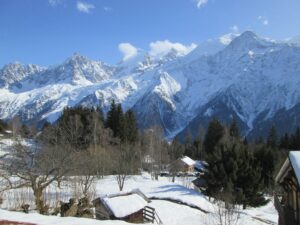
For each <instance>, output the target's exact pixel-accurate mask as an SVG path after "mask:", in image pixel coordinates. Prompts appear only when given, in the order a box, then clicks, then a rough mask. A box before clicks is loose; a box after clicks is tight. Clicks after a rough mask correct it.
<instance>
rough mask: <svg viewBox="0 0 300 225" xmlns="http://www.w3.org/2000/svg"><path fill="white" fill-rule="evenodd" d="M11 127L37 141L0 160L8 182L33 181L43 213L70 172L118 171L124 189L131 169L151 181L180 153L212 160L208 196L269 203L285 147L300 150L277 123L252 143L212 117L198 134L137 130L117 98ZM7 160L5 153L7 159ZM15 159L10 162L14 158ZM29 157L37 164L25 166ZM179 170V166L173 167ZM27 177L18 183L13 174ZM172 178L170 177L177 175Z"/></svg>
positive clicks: (299, 141)
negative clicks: (54, 186)
mask: <svg viewBox="0 0 300 225" xmlns="http://www.w3.org/2000/svg"><path fill="white" fill-rule="evenodd" d="M6 129H10V130H12V131H13V135H14V137H17V136H18V135H20V136H22V137H23V138H30V139H34V141H35V142H34V143H35V144H34V146H30V147H28V146H27V147H26V146H22V145H21V144H20V145H17V146H16V147H15V149H14V152H13V154H14V155H13V156H14V157H10V158H8V159H6V161H5V163H1V164H0V165H1V168H0V169H1V171H6V173H3V174H1V176H2V180H4V181H7V182H6V186H5V188H7V189H9V188H18V187H20V186H22V185H23V186H29V187H31V188H32V190H33V193H34V195H35V197H36V206H37V209H38V210H39V211H40V212H41V213H43V211H44V208H45V205H44V203H43V201H42V193H43V190H45V188H46V187H47V186H49V185H50V184H51V183H53V182H57V183H58V184H59V182H61V180H63V179H64V177H66V176H69V175H80V176H82V177H84V179H85V185H86V188H85V191H83V192H84V193H83V195H87V189H88V187H89V183H90V182H91V181H92V180H93V179H94V178H95V177H98V178H101V177H103V176H104V175H108V174H114V175H115V176H116V179H117V182H118V185H119V188H120V190H122V189H123V187H124V184H125V181H126V179H127V177H128V176H129V175H132V174H138V172H139V171H140V169H144V170H148V171H149V172H150V173H151V175H152V176H153V179H158V175H159V173H160V171H162V170H163V169H165V168H167V166H168V165H170V164H171V163H172V162H173V161H175V160H176V159H178V158H180V157H181V156H183V155H187V156H190V157H191V158H193V159H196V160H205V161H206V162H207V167H206V173H205V175H204V179H205V181H206V190H205V192H206V194H207V195H208V196H210V197H213V198H215V199H221V200H223V201H226V202H230V203H238V204H242V205H243V206H244V208H245V207H247V206H259V205H262V204H265V203H266V199H265V198H264V194H265V193H271V192H272V190H274V173H275V172H276V170H277V169H278V168H279V166H280V164H281V163H282V160H283V159H284V158H285V157H283V156H286V154H287V149H300V129H299V128H298V129H297V130H296V131H295V133H294V134H290V135H288V134H285V135H284V136H282V137H278V135H277V133H276V129H275V127H272V128H271V129H270V132H269V134H268V138H267V139H266V140H264V139H263V138H258V139H257V140H255V141H251V142H250V141H248V140H247V139H246V138H245V137H243V136H242V135H241V134H240V131H239V128H238V125H237V123H236V121H235V120H233V121H232V123H231V124H229V125H226V124H222V123H221V122H220V121H219V120H217V119H213V120H212V121H211V122H210V123H209V125H208V128H207V130H206V132H202V134H201V135H199V137H198V138H196V139H195V140H192V139H191V138H190V136H189V135H187V137H186V138H185V140H184V141H183V142H181V141H179V140H177V139H176V138H175V139H174V140H173V141H172V142H168V141H167V140H165V139H164V134H163V131H162V129H161V128H159V127H151V128H149V129H147V130H143V131H139V130H138V124H137V121H136V118H135V115H134V112H133V111H132V110H128V111H126V112H124V111H123V109H122V106H121V105H120V104H116V103H115V102H114V101H112V103H111V106H110V108H109V110H108V112H107V115H106V116H104V113H103V112H102V110H101V109H100V108H84V107H80V106H78V107H74V108H65V109H64V110H63V112H62V115H61V117H60V118H59V119H58V120H57V122H55V123H53V124H50V123H45V124H44V126H43V127H42V129H41V130H40V131H39V130H38V129H36V128H35V127H34V126H27V125H24V124H22V123H21V122H20V120H19V119H18V118H14V119H13V120H12V121H10V123H8V124H6V123H4V122H3V121H1V122H0V133H1V132H4V131H5V130H6ZM2 159H3V157H2ZM9 159H13V160H11V161H10V160H9ZM25 162H34V163H30V164H26V163H25ZM169 169H170V172H171V173H172V175H173V176H174V179H175V174H176V168H172V167H171V168H169ZM12 175H14V176H18V177H19V178H20V180H21V181H22V182H18V184H14V183H13V182H11V180H9V177H10V176H12ZM174 179H173V180H174Z"/></svg>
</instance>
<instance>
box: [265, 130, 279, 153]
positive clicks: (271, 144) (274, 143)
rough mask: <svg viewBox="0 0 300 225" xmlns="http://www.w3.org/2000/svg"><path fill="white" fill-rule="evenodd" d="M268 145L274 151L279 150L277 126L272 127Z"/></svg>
mask: <svg viewBox="0 0 300 225" xmlns="http://www.w3.org/2000/svg"><path fill="white" fill-rule="evenodd" d="M267 145H268V146H269V147H271V148H273V149H275V148H277V146H278V139H277V131H276V128H275V126H272V127H271V129H270V131H269V135H268V139H267Z"/></svg>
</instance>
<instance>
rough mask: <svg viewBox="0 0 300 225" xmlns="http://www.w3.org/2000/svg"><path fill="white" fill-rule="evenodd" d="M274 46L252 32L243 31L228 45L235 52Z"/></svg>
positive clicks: (269, 41)
mask: <svg viewBox="0 0 300 225" xmlns="http://www.w3.org/2000/svg"><path fill="white" fill-rule="evenodd" d="M274 44H275V43H274V42H272V41H271V40H268V39H264V38H261V37H258V36H257V35H256V34H255V33H253V32H252V31H245V32H244V33H242V34H241V35H240V36H238V37H236V38H235V39H233V40H232V42H231V43H230V44H229V46H231V47H232V48H234V49H235V50H236V51H238V50H251V49H256V48H266V47H270V46H273V45H274Z"/></svg>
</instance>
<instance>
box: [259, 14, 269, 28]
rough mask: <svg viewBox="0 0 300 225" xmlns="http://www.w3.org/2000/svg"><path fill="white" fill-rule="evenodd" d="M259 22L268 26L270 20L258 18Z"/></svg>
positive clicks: (262, 17) (263, 17)
mask: <svg viewBox="0 0 300 225" xmlns="http://www.w3.org/2000/svg"><path fill="white" fill-rule="evenodd" d="M257 19H258V21H260V22H261V23H262V24H263V25H265V26H267V25H269V20H268V18H266V17H265V16H259V17H257Z"/></svg>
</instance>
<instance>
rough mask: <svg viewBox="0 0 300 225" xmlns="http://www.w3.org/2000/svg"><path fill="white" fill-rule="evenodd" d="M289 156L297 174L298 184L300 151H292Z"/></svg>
mask: <svg viewBox="0 0 300 225" xmlns="http://www.w3.org/2000/svg"><path fill="white" fill-rule="evenodd" d="M289 158H290V161H291V164H292V167H293V169H294V172H295V174H296V177H297V180H298V184H300V151H291V152H290V153H289Z"/></svg>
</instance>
